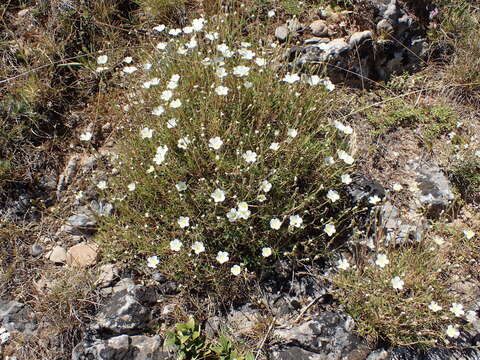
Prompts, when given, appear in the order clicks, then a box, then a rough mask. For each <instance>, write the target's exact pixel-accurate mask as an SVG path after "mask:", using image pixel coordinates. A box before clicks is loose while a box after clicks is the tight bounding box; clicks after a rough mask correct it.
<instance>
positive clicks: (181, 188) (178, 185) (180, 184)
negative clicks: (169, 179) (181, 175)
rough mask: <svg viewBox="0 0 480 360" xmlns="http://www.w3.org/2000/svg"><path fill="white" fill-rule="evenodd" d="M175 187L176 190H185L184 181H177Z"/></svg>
mask: <svg viewBox="0 0 480 360" xmlns="http://www.w3.org/2000/svg"><path fill="white" fill-rule="evenodd" d="M175 188H176V189H177V191H178V192H182V191H185V190H187V184H186V183H185V182H184V181H179V182H178V183H176V184H175Z"/></svg>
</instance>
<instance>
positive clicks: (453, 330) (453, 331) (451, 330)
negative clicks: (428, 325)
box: [445, 325, 460, 338]
mask: <svg viewBox="0 0 480 360" xmlns="http://www.w3.org/2000/svg"><path fill="white" fill-rule="evenodd" d="M445 334H447V336H448V337H451V338H458V337H459V336H460V331H458V328H457V327H456V326H453V325H448V327H447V330H445Z"/></svg>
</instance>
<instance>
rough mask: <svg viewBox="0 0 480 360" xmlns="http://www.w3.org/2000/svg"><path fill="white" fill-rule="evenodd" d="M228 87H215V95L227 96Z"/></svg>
mask: <svg viewBox="0 0 480 360" xmlns="http://www.w3.org/2000/svg"><path fill="white" fill-rule="evenodd" d="M228 90H229V89H228V87H226V86H217V87H216V88H215V92H216V93H217V95H220V96H225V95H227V94H228Z"/></svg>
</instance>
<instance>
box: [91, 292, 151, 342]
mask: <svg viewBox="0 0 480 360" xmlns="http://www.w3.org/2000/svg"><path fill="white" fill-rule="evenodd" d="M156 298H157V296H156V293H155V290H154V289H153V288H151V287H143V286H139V285H134V286H130V287H128V288H127V289H125V290H122V291H119V292H117V293H115V294H114V295H113V296H112V297H111V298H110V300H109V301H108V303H107V304H105V305H104V306H103V308H102V309H101V310H100V311H99V313H98V314H97V315H96V317H95V321H94V323H93V325H92V326H91V328H92V329H93V330H96V331H98V332H107V333H114V334H138V333H139V332H140V331H142V330H144V329H146V328H147V327H148V326H149V322H150V321H151V320H152V312H151V308H150V306H151V305H153V304H155V303H156Z"/></svg>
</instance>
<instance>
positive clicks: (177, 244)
mask: <svg viewBox="0 0 480 360" xmlns="http://www.w3.org/2000/svg"><path fill="white" fill-rule="evenodd" d="M182 246H183V243H182V242H181V241H180V240H178V239H173V240H172V241H170V250H172V251H180V250H181V248H182Z"/></svg>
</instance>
